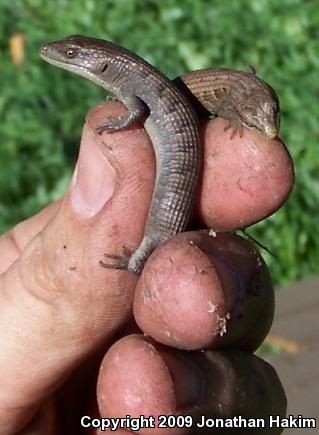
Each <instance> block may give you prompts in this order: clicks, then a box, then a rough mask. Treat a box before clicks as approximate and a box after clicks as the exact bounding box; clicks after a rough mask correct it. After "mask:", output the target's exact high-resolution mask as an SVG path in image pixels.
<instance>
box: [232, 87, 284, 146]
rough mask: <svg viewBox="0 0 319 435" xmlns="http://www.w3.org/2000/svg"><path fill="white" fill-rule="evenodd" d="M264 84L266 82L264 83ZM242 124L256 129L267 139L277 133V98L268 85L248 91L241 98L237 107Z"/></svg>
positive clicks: (278, 116)
mask: <svg viewBox="0 0 319 435" xmlns="http://www.w3.org/2000/svg"><path fill="white" fill-rule="evenodd" d="M265 85H266V83H265ZM239 114H240V118H241V122H242V124H243V125H244V126H245V127H247V128H253V129H255V130H258V131H259V132H260V133H262V134H263V135H264V136H265V137H267V138H268V139H273V138H275V137H276V136H277V135H278V132H279V126H280V108H279V100H278V97H277V95H276V94H275V92H274V91H273V89H272V88H270V86H268V85H266V86H265V89H264V90H263V91H261V89H259V90H258V91H257V92H253V89H252V92H250V93H249V95H245V98H242V103H241V104H240V107H239Z"/></svg>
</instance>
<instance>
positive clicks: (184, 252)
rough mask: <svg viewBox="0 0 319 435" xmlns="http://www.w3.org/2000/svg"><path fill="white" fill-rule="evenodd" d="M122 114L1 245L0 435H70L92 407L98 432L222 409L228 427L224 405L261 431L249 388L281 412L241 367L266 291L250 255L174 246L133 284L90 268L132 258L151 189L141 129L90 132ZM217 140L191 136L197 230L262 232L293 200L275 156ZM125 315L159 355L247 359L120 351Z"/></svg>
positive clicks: (279, 401) (247, 249)
mask: <svg viewBox="0 0 319 435" xmlns="http://www.w3.org/2000/svg"><path fill="white" fill-rule="evenodd" d="M123 110H124V109H123V106H121V105H120V104H119V103H111V104H101V105H99V106H97V107H96V108H94V109H93V110H91V112H90V113H89V115H88V118H87V123H86V126H85V128H84V132H83V138H82V145H81V150H80V157H79V162H78V165H77V171H76V172H77V175H75V176H74V177H73V181H72V183H71V187H70V189H69V191H68V193H67V194H66V195H65V196H64V198H62V199H61V200H59V201H57V202H56V203H55V204H52V205H51V206H49V207H48V208H47V209H45V210H43V211H42V212H41V213H39V214H38V215H37V216H35V217H33V218H31V219H30V220H28V221H26V222H22V223H21V224H19V225H17V226H16V227H15V228H14V229H13V230H12V231H11V232H9V233H7V234H5V235H4V236H2V238H1V239H0V251H1V262H0V272H2V274H1V275H0V289H1V290H0V295H1V303H0V307H1V316H0V322H1V323H0V325H1V326H0V331H1V332H0V337H1V338H0V349H1V350H0V355H1V357H0V373H1V390H0V428H1V429H0V434H9V433H17V432H18V431H19V430H20V429H21V431H23V432H21V433H25V434H27V433H32V431H33V432H36V433H41V434H42V433H44V434H50V433H52V434H56V433H64V432H65V433H68V434H71V433H79V432H80V418H81V416H83V415H90V416H92V417H93V416H94V415H95V416H96V415H98V414H97V407H96V406H95V404H96V403H98V408H99V412H100V414H101V415H102V416H103V417H114V416H117V417H118V416H126V415H127V414H130V415H132V416H139V415H140V414H144V415H148V414H152V415H158V414H166V415H168V414H173V413H177V414H178V413H180V412H182V413H184V414H190V415H194V416H195V417H197V416H198V415H201V414H203V415H206V416H216V412H218V409H219V411H220V408H219V406H220V404H222V408H223V414H222V416H224V417H225V416H227V409H225V407H224V404H223V400H226V401H227V403H228V406H229V404H231V406H237V405H238V402H240V409H239V411H240V412H238V413H242V414H245V415H252V416H258V415H259V414H258V413H259V412H261V411H260V410H259V409H258V408H256V406H255V404H256V395H254V394H253V390H252V389H251V387H252V383H251V381H252V380H254V381H255V385H256V391H255V393H256V394H257V393H258V391H257V390H258V388H259V387H260V388H261V390H262V386H264V390H263V393H264V394H265V396H264V397H263V399H262V401H260V402H262V404H263V407H264V408H267V406H265V405H266V404H267V402H268V403H269V407H268V408H267V409H265V410H264V412H265V414H267V412H268V411H269V412H271V411H272V410H274V411H276V412H277V413H280V412H283V409H284V407H285V403H284V394H283V392H282V390H281V386H280V383H279V381H278V379H277V378H276V375H275V374H274V372H273V371H272V370H271V369H270V368H269V366H268V365H266V364H265V365H263V364H262V362H261V361H260V360H259V359H257V358H256V357H252V356H250V355H249V353H248V351H252V350H254V349H255V348H256V347H257V346H258V345H259V344H260V342H261V340H262V339H263V337H264V336H265V334H266V333H267V331H268V329H269V327H270V324H271V321H272V313H273V290H272V287H271V283H270V279H269V275H268V272H267V269H266V267H265V265H264V264H263V263H262V260H261V259H260V257H259V256H258V254H257V253H256V252H255V251H254V250H253V248H252V247H251V245H250V244H249V243H248V242H247V241H244V240H242V239H240V238H238V237H236V236H231V235H227V234H220V235H217V237H212V236H209V235H208V234H202V233H199V234H194V233H192V234H181V235H179V236H177V237H175V238H173V239H172V240H170V241H168V242H167V243H166V244H164V245H163V246H161V247H159V248H158V249H157V250H156V251H155V252H154V254H153V255H152V257H151V258H150V260H149V261H148V262H147V264H146V266H145V269H144V271H143V274H142V276H141V277H140V279H138V278H137V277H135V276H133V275H131V274H129V273H127V272H125V271H124V272H123V271H117V270H106V269H102V268H100V267H99V260H101V259H103V254H104V253H112V254H113V253H121V250H122V247H123V245H125V246H126V247H127V248H128V249H131V250H133V249H134V247H136V246H137V244H138V242H139V241H140V240H141V238H142V235H143V226H144V222H145V218H146V214H147V210H148V206H149V202H150V199H151V194H152V187H153V180H154V175H155V165H154V157H153V152H152V147H151V144H150V141H149V139H148V137H147V135H146V133H145V132H144V130H143V129H142V128H138V127H137V126H136V127H134V128H131V129H129V130H127V131H123V132H119V133H113V134H109V135H107V134H106V133H105V134H103V135H102V136H99V135H97V134H96V133H95V131H94V128H95V127H96V126H97V125H99V124H101V121H103V118H104V117H105V116H106V114H112V115H116V114H120V113H122V112H123ZM224 125H225V122H224V121H223V120H221V119H217V120H214V121H212V122H210V123H209V125H208V126H207V127H206V128H205V132H204V136H205V167H204V176H203V183H202V188H201V192H200V199H199V203H198V215H197V217H198V219H199V220H201V221H202V222H205V223H206V225H207V226H208V227H213V228H214V229H232V228H236V227H238V226H246V225H248V224H249V223H252V222H255V221H258V220H260V219H262V218H263V217H265V216H266V215H268V214H270V213H271V212H273V211H274V210H276V209H277V208H279V207H280V205H281V204H282V203H283V202H284V200H285V199H286V197H287V196H288V194H289V191H290V189H291V187H292V184H293V169H292V163H291V160H290V158H289V156H288V154H287V152H286V150H285V149H284V148H283V146H282V145H281V144H280V143H279V142H278V141H266V140H264V139H263V138H262V137H261V136H260V135H258V134H255V133H253V132H248V131H245V135H244V137H243V138H242V139H240V138H238V137H236V138H234V139H233V140H232V141H230V140H229V136H230V134H229V132H224V131H223V128H224ZM102 142H104V144H103V143H102ZM106 157H107V159H106ZM274 192H275V193H274ZM198 248H201V249H202V248H203V249H204V253H202V252H201V251H200V249H198ZM136 286H137V287H136ZM135 287H136V291H135V292H134V290H135ZM133 305H134V317H135V320H136V321H137V323H138V324H139V326H140V327H141V328H142V329H143V330H144V331H145V332H147V333H148V334H149V335H150V336H151V337H152V338H154V339H155V340H157V341H159V342H161V343H164V344H165V345H166V346H173V347H175V348H179V349H201V348H203V347H206V348H210V349H220V348H223V347H225V346H226V347H230V348H235V347H236V348H239V349H243V350H244V351H247V352H244V353H240V352H239V351H232V352H230V351H226V352H222V353H221V352H218V351H213V352H212V351H206V352H205V353H202V352H200V353H198V352H194V353H188V352H182V351H177V350H174V349H170V347H166V346H165V347H164V346H163V345H158V344H157V343H156V342H154V341H151V340H150V339H149V338H145V337H143V336H142V335H136V334H135V335H131V333H132V332H138V330H137V327H136V326H135V325H134V324H133V322H132V307H133ZM229 316H230V318H229ZM128 322H130V323H128ZM223 331H224V332H226V333H225V334H222V332H223ZM115 334H116V335H115ZM113 343H114V344H113ZM112 344H113V346H112V347H111V348H110V349H109V350H108V351H107V352H106V356H105V357H104V358H103V354H104V353H105V351H106V350H107V349H108V348H109V347H110V346H111V345H112ZM99 366H101V369H100V371H99V374H98V375H97V370H98V368H99ZM223 373H224V375H222V374H223ZM230 374H233V376H230ZM254 374H255V376H254ZM97 379H98V388H97V395H96V393H95V387H96V382H97ZM216 379H217V381H216ZM258 379H259V380H260V383H259V384H258V382H257V381H256V380H258ZM246 382H247V386H248V387H247V388H248V389H247V388H246V390H245V385H246ZM266 384H267V385H268V387H267V388H268V390H266V387H265V385H266ZM226 387H227V389H228V392H229V394H228V396H227V397H225V394H224V391H225V388H226ZM257 387H258V388H257ZM236 388H237V390H236ZM249 388H250V390H249ZM260 388H259V391H260ZM239 389H240V392H241V393H242V392H243V393H242V394H241V396H240V397H241V399H240V400H238V396H236V394H235V391H237V392H238V391H239ZM245 391H246V393H245ZM247 391H249V394H248V393H247ZM88 392H90V394H89V393H88ZM220 393H222V396H223V397H220V396H219V394H220ZM212 395H214V397H215V400H212ZM145 398H147V400H145ZM230 399H232V400H230ZM271 406H273V409H271ZM228 409H229V408H228ZM231 411H232V412H233V408H231ZM250 411H251V413H250ZM225 412H226V413H225ZM238 413H237V414H238ZM235 414H236V412H235ZM217 415H218V414H217ZM232 415H233V414H232ZM22 428H24V429H22ZM198 430H199V432H198V433H207V428H206V429H205V428H203V429H201V430H202V432H201V430H200V429H198ZM89 431H90V429H88V432H87V433H98V432H94V431H93V429H92V430H91V432H89ZM153 432H154V433H166V432H167V430H161V431H160V430H159V429H156V430H155V429H152V430H151V431H150V433H153ZM117 433H119V434H120V433H121V431H120V430H119V431H118V432H117ZM123 433H124V432H123ZM139 433H144V432H143V431H142V430H141V431H140V432H139ZM169 433H172V434H180V433H187V432H186V430H183V429H181V430H177V429H173V430H170V431H169ZM218 433H219V432H218ZM271 433H275V431H272V432H271ZM278 433H279V432H278Z"/></svg>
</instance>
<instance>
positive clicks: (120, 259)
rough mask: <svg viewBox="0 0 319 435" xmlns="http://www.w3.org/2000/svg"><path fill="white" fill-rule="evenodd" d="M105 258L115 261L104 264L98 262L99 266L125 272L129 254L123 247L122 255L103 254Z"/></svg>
mask: <svg viewBox="0 0 319 435" xmlns="http://www.w3.org/2000/svg"><path fill="white" fill-rule="evenodd" d="M104 257H105V258H109V259H111V260H115V262H113V263H105V262H104V261H101V260H100V261H99V266H100V267H104V268H105V269H120V270H127V266H128V262H129V259H130V257H131V253H130V252H129V250H128V249H127V248H126V247H125V246H123V254H122V255H116V254H104Z"/></svg>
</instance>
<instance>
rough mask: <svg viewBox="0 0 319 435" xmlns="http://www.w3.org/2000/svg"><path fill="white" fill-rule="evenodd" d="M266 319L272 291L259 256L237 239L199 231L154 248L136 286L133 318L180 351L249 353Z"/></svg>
mask: <svg viewBox="0 0 319 435" xmlns="http://www.w3.org/2000/svg"><path fill="white" fill-rule="evenodd" d="M273 315H274V291H273V287H272V284H271V279H270V275H269V273H268V270H267V267H266V265H265V263H264V261H263V259H262V257H261V256H260V254H259V253H258V252H257V251H256V250H255V249H254V248H253V246H252V245H251V244H250V243H249V242H248V241H247V240H245V239H242V238H240V237H238V236H235V235H232V234H227V233H225V234H223V233H220V234H215V235H214V236H212V235H209V233H207V232H198V233H195V232H189V233H184V234H181V235H179V236H177V237H175V238H174V239H171V240H169V241H168V242H167V243H165V244H163V245H161V246H160V247H159V248H158V249H157V250H156V251H155V252H154V253H153V255H152V256H151V257H150V259H149V260H148V262H147V264H146V266H145V268H144V271H143V274H142V276H141V278H140V280H139V282H138V284H137V287H136V292H135V297H134V316H135V319H136V321H137V323H138V325H139V327H140V328H141V329H142V330H143V331H144V332H145V333H147V334H148V335H150V336H151V337H152V338H154V339H155V340H156V341H158V342H160V343H163V344H166V345H169V346H173V347H177V348H180V349H200V348H204V347H210V348H214V349H216V348H221V347H236V348H240V349H244V350H249V351H254V350H255V349H256V348H257V347H258V346H259V345H260V344H261V342H262V341H263V339H264V338H265V336H266V335H267V333H268V331H269V329H270V326H271V323H272V320H273Z"/></svg>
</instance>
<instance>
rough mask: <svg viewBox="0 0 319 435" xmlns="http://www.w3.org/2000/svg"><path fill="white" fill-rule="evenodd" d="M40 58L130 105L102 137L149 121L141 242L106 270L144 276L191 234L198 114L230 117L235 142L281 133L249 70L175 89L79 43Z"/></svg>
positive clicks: (78, 39) (194, 78)
mask: <svg viewBox="0 0 319 435" xmlns="http://www.w3.org/2000/svg"><path fill="white" fill-rule="evenodd" d="M40 56H41V57H42V58H43V59H44V60H46V61H47V62H49V63H51V64H53V65H55V66H58V67H60V68H63V69H66V70H68V71H70V72H73V73H75V74H78V75H80V76H82V77H85V78H87V79H89V80H91V81H92V82H94V83H96V84H97V85H99V86H102V87H103V88H105V89H106V90H108V91H111V92H112V93H114V94H115V95H116V97H117V98H118V99H119V100H121V101H122V102H123V103H124V104H125V105H126V107H127V109H128V112H127V114H126V115H122V116H121V117H117V118H108V119H106V121H105V122H104V123H103V124H102V125H100V126H98V127H97V129H96V130H97V132H98V133H102V132H103V131H107V132H114V131H119V130H122V129H125V128H127V127H128V126H130V125H131V124H133V123H135V122H137V121H144V127H145V129H146V131H147V133H148V134H149V136H150V138H151V141H152V143H153V147H154V151H155V158H156V179H155V185H154V191H153V196H152V200H151V204H150V208H149V211H148V215H147V220H146V224H145V229H144V236H143V239H142V241H141V243H140V244H139V246H138V247H137V248H136V250H135V251H134V252H133V253H132V254H130V253H128V252H124V253H123V254H122V255H113V254H105V257H106V258H109V259H112V260H113V261H112V262H111V263H105V262H102V261H100V262H99V263H100V266H102V267H105V268H112V269H124V270H128V271H130V272H132V273H134V274H136V275H140V274H141V272H142V270H143V267H144V264H145V262H146V260H147V258H148V257H149V256H150V254H151V253H152V251H153V250H154V249H155V248H156V247H157V246H158V245H160V244H161V243H163V242H164V241H166V240H167V239H169V238H170V237H172V236H173V235H175V234H178V233H180V232H182V231H184V230H185V229H186V226H187V224H188V222H189V220H190V217H191V215H192V212H193V209H194V204H195V200H196V194H197V191H198V186H199V181H200V172H201V165H202V147H201V141H200V134H199V116H200V114H201V115H202V114H203V113H204V112H211V113H212V114H213V115H215V116H223V117H225V118H226V119H228V122H229V124H228V126H227V127H226V128H231V127H232V128H233V133H232V135H234V134H235V133H236V131H239V133H240V134H242V127H247V128H255V129H256V130H258V131H260V132H261V133H262V134H264V135H265V136H266V137H269V138H273V137H275V136H276V135H277V133H278V128H279V113H280V112H279V102H278V99H277V97H276V94H275V92H274V91H273V90H272V88H271V87H270V86H269V85H268V84H266V83H265V82H264V81H262V80H261V79H259V78H258V77H257V76H256V75H255V74H254V72H253V71H252V70H251V69H249V71H247V72H238V71H233V70H229V69H216V70H214V69H212V70H200V71H196V72H193V73H188V74H185V75H183V76H181V78H178V79H176V80H175V82H172V81H170V80H169V79H168V78H167V77H166V76H165V75H163V74H162V73H161V72H160V71H158V70H157V69H156V68H155V67H153V66H152V65H151V64H149V63H148V62H146V61H145V60H144V59H142V58H141V57H139V56H138V55H136V54H135V53H133V52H131V51H130V50H128V49H127V48H124V47H122V46H119V45H117V44H115V43H113V42H110V41H106V40H103V39H97V38H91V37H87V36H80V35H74V36H69V37H66V38H64V39H62V40H59V41H54V42H51V43H47V44H43V45H42V46H41V48H40Z"/></svg>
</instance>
